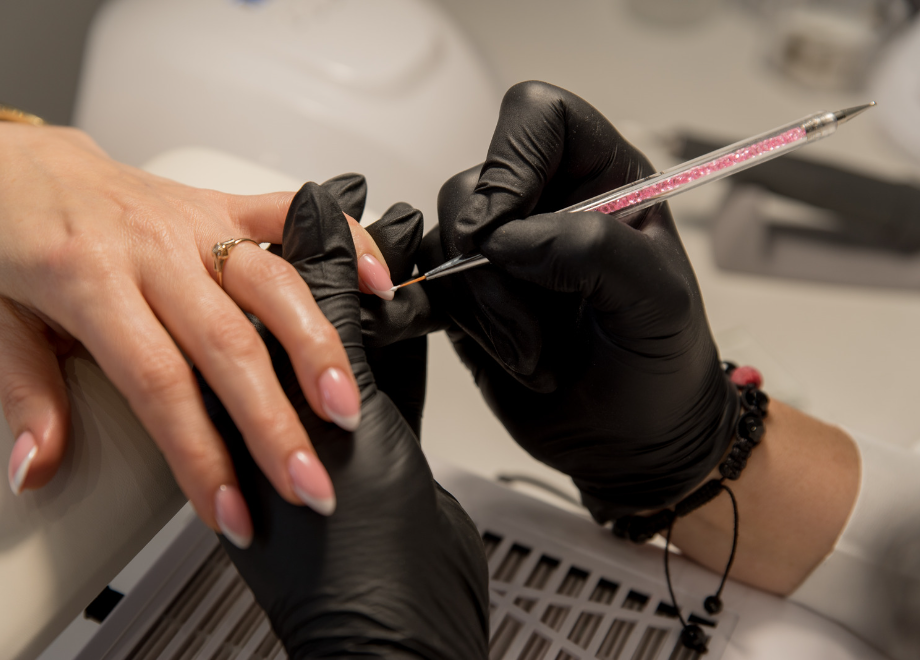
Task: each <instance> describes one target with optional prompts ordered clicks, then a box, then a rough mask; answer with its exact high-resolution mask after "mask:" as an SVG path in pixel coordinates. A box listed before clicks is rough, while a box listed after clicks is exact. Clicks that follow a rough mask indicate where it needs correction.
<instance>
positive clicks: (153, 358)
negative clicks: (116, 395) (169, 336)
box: [135, 351, 191, 404]
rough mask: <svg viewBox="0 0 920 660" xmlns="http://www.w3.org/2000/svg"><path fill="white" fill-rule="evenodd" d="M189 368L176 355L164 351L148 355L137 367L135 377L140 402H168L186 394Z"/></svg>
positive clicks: (189, 375) (177, 399)
mask: <svg viewBox="0 0 920 660" xmlns="http://www.w3.org/2000/svg"><path fill="white" fill-rule="evenodd" d="M190 378H191V370H190V369H189V366H188V365H187V364H186V363H185V361H184V360H182V359H181V358H180V357H179V356H178V355H171V354H169V353H167V352H166V351H161V352H155V353H152V354H150V355H148V356H147V357H146V358H145V359H144V360H143V361H142V362H141V363H140V364H139V365H138V367H137V369H136V372H135V379H136V382H137V385H136V386H137V393H138V396H139V397H140V398H141V402H142V403H147V402H149V401H157V402H159V403H165V404H169V403H171V402H176V401H180V400H182V399H183V398H185V397H186V396H187V394H188V389H189V387H190V382H189V379H190Z"/></svg>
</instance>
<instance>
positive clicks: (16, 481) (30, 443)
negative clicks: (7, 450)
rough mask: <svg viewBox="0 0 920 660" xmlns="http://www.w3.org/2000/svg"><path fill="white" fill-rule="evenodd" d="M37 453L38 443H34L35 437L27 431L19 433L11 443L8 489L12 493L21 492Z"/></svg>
mask: <svg viewBox="0 0 920 660" xmlns="http://www.w3.org/2000/svg"><path fill="white" fill-rule="evenodd" d="M36 454H38V445H36V444H35V438H34V437H33V436H32V434H31V433H30V432H29V431H26V432H25V433H22V434H20V436H19V437H18V438H17V439H16V443H15V444H14V445H13V452H12V454H11V455H10V470H9V475H8V476H9V481H10V489H11V490H12V491H13V494H14V495H19V494H21V493H22V487H23V486H24V485H25V481H26V476H27V475H28V474H29V468H30V467H31V465H32V461H33V460H34V459H35V456H36Z"/></svg>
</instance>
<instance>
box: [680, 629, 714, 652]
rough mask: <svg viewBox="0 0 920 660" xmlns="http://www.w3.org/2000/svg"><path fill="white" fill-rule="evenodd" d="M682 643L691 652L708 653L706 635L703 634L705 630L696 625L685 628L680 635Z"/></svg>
mask: <svg viewBox="0 0 920 660" xmlns="http://www.w3.org/2000/svg"><path fill="white" fill-rule="evenodd" d="M680 641H681V643H683V645H684V646H686V647H687V648H688V649H690V650H691V651H696V652H697V653H706V651H707V648H706V635H705V633H703V629H702V628H700V627H699V626H698V625H696V624H695V623H691V624H690V625H689V626H684V629H683V630H682V631H681V633H680Z"/></svg>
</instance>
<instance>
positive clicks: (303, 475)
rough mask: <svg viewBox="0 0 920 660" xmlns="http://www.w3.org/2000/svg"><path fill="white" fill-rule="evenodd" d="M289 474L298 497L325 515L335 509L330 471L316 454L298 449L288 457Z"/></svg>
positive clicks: (329, 514) (328, 514) (330, 513)
mask: <svg viewBox="0 0 920 660" xmlns="http://www.w3.org/2000/svg"><path fill="white" fill-rule="evenodd" d="M288 474H289V475H290V477H291V485H292V486H293V489H294V493H295V494H296V495H297V498H298V499H299V500H300V501H301V502H302V503H303V504H306V505H307V506H308V507H310V508H311V509H313V510H314V511H316V512H317V513H318V514H320V515H323V516H331V515H332V513H333V512H334V511H335V507H336V497H335V490H334V488H333V486H332V479H330V478H329V473H328V472H326V468H324V467H323V464H322V463H321V462H320V460H319V458H317V457H316V456H315V455H314V454H310V453H308V452H306V451H302V450H298V451H295V452H294V453H293V454H291V457H290V458H289V459H288Z"/></svg>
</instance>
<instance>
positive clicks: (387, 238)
mask: <svg viewBox="0 0 920 660" xmlns="http://www.w3.org/2000/svg"><path fill="white" fill-rule="evenodd" d="M423 230H424V219H423V218H422V213H421V211H419V210H418V209H414V208H412V207H411V206H409V205H408V204H402V203H400V204H394V205H393V206H391V207H390V208H389V209H388V210H387V212H386V213H384V214H383V217H381V218H380V219H379V220H378V221H377V222H374V223H373V224H371V225H369V226H368V227H367V232H368V233H369V234H370V235H371V238H373V239H374V242H375V243H376V244H377V247H378V248H379V249H380V252H381V254H383V258H384V259H385V260H386V262H387V266H388V267H389V268H390V277H391V278H392V279H394V280H395V281H396V282H402V281H403V280H405V279H408V278H409V277H410V276H411V275H412V269H413V268H414V266H415V263H414V258H415V253H416V252H417V251H418V246H419V244H420V243H421V241H422V232H423ZM412 293H413V294H416V295H414V296H408V295H400V296H398V297H394V299H393V300H391V301H384V300H382V299H380V298H379V297H377V296H374V295H366V296H362V297H361V298H362V299H361V325H362V332H363V334H364V342H365V345H367V348H366V349H365V350H366V352H367V360H368V363H369V364H370V365H371V369H372V370H373V372H374V374H375V376H376V380H377V388H378V389H379V390H380V391H382V392H385V393H386V394H387V395H388V396H389V397H390V399H392V400H393V403H394V404H396V407H397V408H399V412H401V413H402V415H403V417H404V418H405V420H406V421H407V422H408V423H409V426H410V428H411V429H412V431H413V432H414V433H415V435H416V436H418V437H421V429H422V411H423V409H424V407H425V388H426V383H427V372H428V335H427V333H423V334H421V335H420V336H415V337H411V338H409V339H403V338H402V337H400V336H399V334H398V333H397V332H394V331H393V328H398V329H399V330H400V331H402V330H404V329H406V328H409V327H412V325H413V324H415V323H418V322H419V321H418V320H419V318H420V317H422V316H423V315H426V314H427V313H429V312H430V310H431V305H430V303H429V301H428V298H427V296H425V295H424V292H421V291H418V292H415V291H414V292H412ZM377 333H382V334H384V335H385V336H386V342H380V343H379V344H378V345H374V344H372V343H371V342H370V341H369V340H370V339H372V338H377V337H378V336H379V335H378V334H377ZM383 344H386V345H383Z"/></svg>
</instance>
